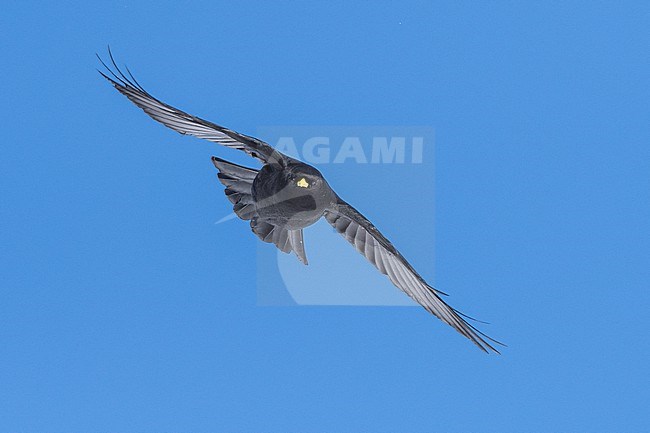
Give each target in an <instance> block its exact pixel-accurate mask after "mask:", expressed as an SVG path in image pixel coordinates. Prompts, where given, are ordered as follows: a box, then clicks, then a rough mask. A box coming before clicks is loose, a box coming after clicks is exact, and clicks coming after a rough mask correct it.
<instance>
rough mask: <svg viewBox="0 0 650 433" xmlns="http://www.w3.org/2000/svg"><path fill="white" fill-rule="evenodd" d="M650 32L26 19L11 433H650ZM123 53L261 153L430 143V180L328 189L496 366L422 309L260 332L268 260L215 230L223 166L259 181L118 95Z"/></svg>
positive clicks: (589, 23)
mask: <svg viewBox="0 0 650 433" xmlns="http://www.w3.org/2000/svg"><path fill="white" fill-rule="evenodd" d="M649 9H650V8H649V6H648V5H647V3H646V2H623V3H613V2H612V3H609V4H608V3H604V2H599V3H596V4H593V2H569V4H567V3H566V2H544V3H543V4H528V3H526V2H490V3H487V2H485V3H484V2H480V3H479V2H435V3H434V2H357V3H355V4H350V3H349V2H327V3H325V2H323V3H320V4H316V3H304V4H298V3H289V2H277V3H275V2H232V3H224V2H196V3H191V4H184V3H183V2H140V3H137V4H132V3H130V2H120V1H118V2H112V3H106V2H101V3H100V2H86V3H84V4H75V3H74V2H49V3H46V4H43V3H42V2H33V3H32V2H20V3H19V2H13V3H8V4H6V5H4V7H3V13H2V17H1V18H0V36H2V38H1V39H0V40H2V45H1V47H2V48H1V50H2V58H3V62H2V80H1V82H0V90H1V94H2V96H3V101H4V103H3V104H2V106H1V108H0V110H2V118H3V126H2V128H0V137H1V143H2V158H0V173H1V175H0V197H1V205H0V321H1V322H0V323H1V326H0V345H1V347H2V349H1V350H0V432H18V431H20V432H45V431H48V432H79V431H84V432H106V431H119V432H160V431H191V432H213V431H228V432H230V431H232V432H250V431H264V432H330V431H337V432H339V431H340V432H346V431H349V432H357V431H373V432H395V431H409V432H417V431H444V432H463V433H466V432H500V433H504V432H522V431H526V432H567V431H584V432H611V431H617V432H638V431H644V430H646V429H647V426H648V424H649V421H650V417H649V416H648V414H647V407H646V406H647V402H648V400H650V395H649V393H650V392H649V391H648V389H650V386H649V385H650V383H649V382H650V381H649V380H648V373H647V363H648V359H649V358H650V343H649V341H650V339H649V338H648V336H647V329H648V327H649V326H650V319H648V314H647V313H648V310H649V307H650V294H649V292H648V285H649V284H648V282H649V281H650V266H649V265H650V263H649V262H650V247H649V243H650V227H649V223H648V221H649V217H650V200H649V191H650V174H649V173H650V126H649V123H648V119H649V115H650V105H649V101H650V84H649V81H648V77H649V76H650V61H649V59H650V58H649V57H648V55H647V48H648V46H650V33H649V31H648V29H649V28H650V10H649ZM107 44H110V45H111V47H112V48H113V50H114V52H115V54H116V57H117V58H118V60H119V61H120V62H124V63H128V64H129V66H130V67H131V69H132V71H133V72H134V74H136V76H137V77H138V79H139V80H140V81H141V82H142V83H143V84H144V85H145V86H146V87H147V88H148V90H150V91H151V92H152V93H154V94H155V95H156V96H158V97H159V98H161V99H163V100H165V101H168V102H170V103H172V104H174V105H176V106H178V107H180V108H183V109H185V110H187V111H189V112H191V113H194V114H197V115H200V116H202V117H205V118H208V119H210V120H213V121H215V122H218V123H221V124H224V125H227V126H229V127H231V128H233V129H236V130H239V131H241V132H244V133H249V134H256V133H257V132H258V131H263V130H264V127H269V126H271V127H279V126H283V125H286V126H287V127H290V126H299V125H307V126H324V127H326V126H339V127H341V126H348V127H359V128H363V127H368V126H374V127H377V126H379V127H381V126H391V125H392V126H402V127H409V126H426V127H431V128H433V130H435V162H434V163H433V164H432V166H433V169H432V171H431V173H429V175H426V176H425V175H422V174H420V175H417V177H415V178H414V177H411V178H408V176H415V174H413V173H415V172H411V171H409V170H406V171H405V170H404V169H403V168H402V169H400V168H399V167H395V166H381V167H372V168H368V167H361V165H359V166H358V167H357V168H358V170H360V171H359V172H354V171H353V170H354V169H355V165H354V164H353V165H349V166H348V165H339V166H337V165H334V164H332V165H326V166H325V167H323V172H324V173H325V174H326V175H327V176H328V178H329V179H330V183H332V184H333V185H334V186H335V187H336V188H337V191H338V192H339V193H340V194H341V195H342V196H344V197H345V198H346V199H347V200H349V201H350V202H352V203H353V204H354V205H355V206H357V207H358V208H359V209H361V210H362V211H363V212H364V213H365V214H366V215H367V216H368V217H370V218H371V219H372V220H373V221H374V222H375V223H376V224H377V225H378V226H379V227H380V228H381V229H382V230H384V231H385V233H386V234H387V235H388V236H389V237H390V238H391V240H393V241H394V243H395V244H396V245H397V246H398V247H399V248H400V250H402V252H404V253H405V255H406V256H407V257H408V258H409V259H410V260H411V261H412V262H413V264H414V265H415V266H416V267H417V268H418V269H419V270H420V272H421V273H422V274H423V275H424V276H425V277H427V278H428V279H429V280H430V281H431V282H432V283H434V285H435V286H436V287H438V288H440V289H441V290H444V291H446V292H448V293H450V294H451V295H452V296H451V297H450V298H449V302H450V303H452V305H454V306H457V307H459V308H461V309H462V310H463V311H466V312H468V313H470V314H472V315H474V316H477V317H479V318H481V319H484V320H487V321H489V322H491V325H487V326H482V329H484V330H485V331H487V332H488V333H489V334H490V335H494V336H495V337H498V338H500V339H502V340H504V341H505V342H506V343H507V344H508V346H509V347H508V348H506V349H505V350H504V351H503V355H502V356H487V355H485V354H483V353H482V352H480V351H479V350H477V349H476V347H473V346H472V345H471V344H470V343H469V342H468V341H467V340H466V339H464V338H462V337H461V336H459V335H458V334H456V333H455V332H453V331H452V330H451V329H449V328H448V327H446V326H444V325H443V324H442V323H440V322H439V321H438V320H436V319H435V318H433V317H430V316H428V315H427V314H426V313H425V312H424V311H423V310H420V309H416V308H398V307H355V306H345V307H342V306H339V307H332V306H300V307H286V306H285V307H274V306H258V305H257V296H258V293H257V289H258V285H259V281H258V273H257V270H258V259H259V254H258V250H259V249H260V248H262V247H265V246H266V245H262V244H261V243H260V242H259V241H258V240H257V239H256V238H255V237H254V236H253V235H252V234H251V233H250V230H249V228H248V227H247V226H246V224H245V223H243V222H241V221H230V222H227V223H223V224H214V222H215V221H217V220H218V219H219V218H221V217H222V216H224V215H225V214H227V213H228V211H229V207H228V203H227V200H226V199H225V198H224V196H223V192H222V189H221V187H220V186H219V185H218V184H217V182H216V180H215V169H214V167H213V166H212V165H211V163H210V160H209V157H210V156H211V155H218V156H221V157H223V158H227V159H230V160H233V161H235V162H238V163H246V164H249V165H251V161H249V160H248V159H247V158H246V156H245V155H243V154H242V155H240V154H238V153H237V152H235V151H231V150H228V149H224V148H219V147H217V146H216V145H212V144H210V143H207V142H201V141H199V140H195V139H190V138H186V137H181V136H179V135H178V134H175V133H173V132H172V131H169V130H167V129H166V128H164V127H162V126H160V125H158V124H156V123H155V122H153V121H151V120H150V119H148V118H147V117H146V116H145V115H144V114H142V113H141V112H139V111H138V110H137V109H135V108H134V107H132V106H131V105H130V104H129V102H128V101H127V100H126V99H125V98H123V97H121V96H120V95H118V94H117V93H116V92H115V91H114V90H113V89H111V88H110V87H109V86H108V85H107V84H106V83H105V82H103V80H102V79H101V77H100V76H99V75H98V74H97V72H96V71H95V68H96V67H97V66H98V64H97V61H96V59H95V57H94V54H95V53H96V52H99V53H105V47H106V45H107ZM261 138H265V137H261ZM428 161H429V163H431V160H428ZM253 165H254V164H253ZM400 170H401V171H400ZM359 177H360V178H362V179H361V180H362V181H368V182H369V183H370V187H366V186H363V185H364V184H363V182H362V181H360V180H359ZM405 177H406V178H408V179H410V180H412V179H417V181H418V182H419V183H420V184H421V185H422V187H423V188H425V190H426V191H429V189H431V190H432V191H434V193H432V192H429V193H427V194H426V195H425V194H422V193H421V192H418V191H421V190H418V189H417V185H415V186H414V185H413V184H412V182H410V181H404V178H405ZM433 185H435V187H434V188H433V187H432V186H433ZM427 188H429V189H427ZM433 196H435V212H433V211H432V210H430V209H428V210H427V212H422V213H421V214H419V213H417V212H404V211H403V209H404V208H402V207H401V206H405V207H406V208H407V209H409V208H410V207H412V206H413V202H414V201H415V200H421V199H427V200H429V199H430V200H434V197H433ZM424 226H426V227H428V228H429V229H431V226H433V227H434V229H435V242H434V243H433V244H432V242H430V241H427V242H423V238H424V240H428V239H429V238H428V237H423V236H422V235H420V234H419V232H418V227H424ZM332 236H334V235H332ZM340 242H341V243H343V241H340ZM307 247H308V253H309V249H311V250H312V251H314V253H312V254H314V255H315V256H325V255H326V254H324V253H323V250H319V245H318V243H315V242H311V243H310V238H309V232H307ZM344 262H345V263H344ZM358 263H359V266H358V268H359V269H361V268H362V267H363V266H364V265H365V264H363V263H362V261H359V262H358ZM329 266H330V269H331V272H332V273H336V272H337V269H341V270H342V271H341V272H344V273H346V274H349V278H350V279H351V281H358V280H359V279H360V275H362V274H359V273H357V272H366V268H363V270H359V271H357V270H356V268H357V267H354V266H348V263H347V261H346V260H343V259H342V257H340V256H338V255H336V254H333V257H332V259H331V262H330V264H329ZM339 266H340V267H339ZM367 266H368V268H369V265H367ZM434 267H435V274H434ZM308 270H309V268H307V271H308ZM371 270H372V269H368V272H370V271H371ZM337 278H339V277H337ZM355 279H356V280H355ZM348 289H349V290H354V287H349V288H348Z"/></svg>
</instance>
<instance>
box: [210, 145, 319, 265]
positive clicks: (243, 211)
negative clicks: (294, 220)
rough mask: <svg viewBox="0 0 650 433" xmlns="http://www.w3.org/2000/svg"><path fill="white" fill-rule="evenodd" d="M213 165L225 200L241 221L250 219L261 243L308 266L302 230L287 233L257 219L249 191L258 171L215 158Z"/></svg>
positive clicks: (213, 158) (250, 191) (287, 231)
mask: <svg viewBox="0 0 650 433" xmlns="http://www.w3.org/2000/svg"><path fill="white" fill-rule="evenodd" d="M212 163H213V164H214V166H215V167H217V169H218V170H219V173H218V174H217V177H218V178H219V182H221V183H222V184H223V186H225V187H226V188H225V193H226V197H227V198H228V200H229V201H230V203H232V204H233V210H234V211H235V213H236V214H237V216H238V217H239V218H241V219H243V220H250V224H251V229H252V230H253V233H255V234H256V235H257V237H259V238H260V239H261V240H262V241H264V242H268V243H272V244H275V246H276V247H278V249H279V250H280V251H282V252H284V253H290V252H291V251H294V252H295V253H296V256H297V257H298V259H299V260H300V261H301V262H302V263H304V264H305V265H306V264H307V256H306V255H305V245H304V242H303V237H302V230H286V229H283V228H279V227H276V226H274V225H272V224H269V223H267V222H266V221H261V220H259V219H258V217H257V211H256V210H255V202H254V201H253V195H252V188H253V181H254V180H255V176H257V172H258V171H257V170H255V169H252V168H248V167H243V166H241V165H237V164H233V163H232V162H228V161H225V160H223V159H221V158H217V157H216V156H213V157H212Z"/></svg>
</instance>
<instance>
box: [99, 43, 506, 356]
mask: <svg viewBox="0 0 650 433" xmlns="http://www.w3.org/2000/svg"><path fill="white" fill-rule="evenodd" d="M97 57H98V58H99V61H100V62H101V63H102V65H103V66H104V67H105V68H106V70H105V71H99V73H100V74H101V75H102V76H103V77H104V78H106V79H107V80H108V81H109V82H110V84H112V85H113V87H115V89H117V90H118V91H119V92H120V93H122V94H123V95H124V96H126V97H127V98H128V99H129V100H131V102H133V103H134V104H135V105H136V106H138V107H139V108H141V109H142V110H144V112H145V113H146V114H148V115H149V116H150V117H151V118H152V119H154V120H156V121H158V122H160V123H162V124H163V125H165V126H167V127H168V128H171V129H173V130H174V131H176V132H179V133H181V134H183V135H191V136H194V137H198V138H202V139H205V140H208V141H211V142H214V143H218V144H221V145H223V146H225V147H229V148H231V149H237V150H242V151H244V152H246V153H247V154H248V155H250V156H252V157H253V158H255V159H257V160H259V161H260V162H261V163H262V168H261V169H259V170H257V169H253V168H248V167H243V166H241V165H237V164H234V163H232V162H228V161H226V160H223V159H221V158H217V157H212V163H213V164H214V165H215V167H216V168H217V170H218V174H217V177H218V179H219V181H220V182H221V183H222V184H223V185H224V186H225V193H226V197H227V198H228V200H230V202H231V203H232V204H233V208H234V211H235V213H236V214H237V216H238V217H239V218H241V219H242V220H246V221H250V226H251V229H252V231H253V233H255V234H256V235H257V236H258V237H259V238H260V239H261V240H262V241H264V242H268V243H273V244H275V246H276V247H277V248H278V249H280V250H281V251H283V252H285V253H291V252H293V253H294V254H295V255H296V256H297V257H298V259H299V260H300V261H301V262H302V263H304V264H307V255H306V254H305V244H304V241H303V230H304V229H305V228H306V227H309V226H310V225H312V224H314V223H315V222H316V221H318V220H319V219H320V218H322V217H324V218H325V219H326V220H327V222H328V223H329V224H331V225H332V227H334V229H335V230H336V231H337V232H338V233H339V234H341V235H342V236H343V237H344V238H345V239H346V240H347V241H348V242H349V243H350V244H352V246H353V247H354V248H356V250H357V251H358V252H360V253H361V254H362V255H364V256H365V258H366V259H367V260H368V261H369V262H370V263H371V264H372V265H374V266H375V267H376V268H377V270H378V271H379V272H381V273H382V274H384V275H387V276H388V278H389V279H390V281H391V282H392V283H393V284H394V285H395V286H396V287H398V288H399V289H400V290H401V291H403V292H404V293H405V294H406V295H408V296H409V297H411V298H412V299H413V300H414V301H415V302H417V303H418V304H420V305H421V306H422V307H424V308H425V309H426V310H427V311H428V312H429V313H431V314H433V315H434V316H436V317H438V318H439V319H440V320H442V321H443V322H445V323H446V324H448V325H450V326H451V327H453V328H454V329H456V330H457V331H458V332H459V333H461V334H462V335H464V336H465V337H467V338H468V339H470V340H471V341H472V342H473V343H474V344H476V345H477V346H478V347H479V348H481V349H482V350H483V351H485V352H486V353H489V352H493V353H499V351H498V350H497V349H496V348H495V347H494V346H495V345H496V344H499V345H503V344H502V343H500V342H498V341H496V340H494V339H492V338H490V337H488V336H487V335H485V334H484V333H482V332H481V331H479V330H478V329H477V328H476V327H474V326H473V325H471V324H470V323H469V322H468V321H467V320H466V319H470V320H473V319H472V318H471V317H469V316H466V315H464V314H463V313H461V312H459V311H458V310H456V309H454V308H453V307H451V306H449V305H448V304H447V303H446V302H445V301H443V299H442V296H444V295H445V293H443V292H441V291H439V290H436V289H434V288H433V287H431V286H430V285H429V284H427V282H426V281H425V280H424V279H423V278H422V277H421V276H420V274H418V273H417V271H416V270H415V269H414V268H413V266H411V265H410V264H409V262H408V261H406V259H405V258H404V257H403V256H402V254H400V252H399V251H397V249H396V248H395V247H394V246H393V244H392V243H391V242H390V241H389V240H388V239H386V238H385V237H384V236H383V235H382V234H381V232H380V231H379V230H377V228H376V227H375V226H374V225H373V224H372V223H371V222H370V221H369V220H368V219H367V218H366V217H364V216H363V215H362V214H361V213H359V212H358V211H357V210H356V209H355V208H353V207H352V206H351V205H349V204H348V203H346V202H345V201H344V200H343V199H341V198H340V197H339V196H338V195H337V194H336V193H335V192H334V191H333V190H332V188H331V187H330V186H329V184H328V183H327V181H326V180H325V178H324V177H323V175H322V174H321V173H320V172H319V171H318V170H317V169H316V168H314V167H312V166H311V165H308V164H305V163H303V162H301V161H299V160H297V159H294V158H291V157H289V156H287V155H284V154H283V153H281V152H278V151H277V150H275V149H274V148H273V147H272V146H270V145H269V144H268V143H265V142H264V141H262V140H259V139H257V138H254V137H250V136H247V135H244V134H240V133H238V132H235V131H232V130H230V129H227V128H224V127H223V126H219V125H217V124H214V123H212V122H209V121H207V120H203V119H201V118H199V117H196V116H193V115H191V114H188V113H186V112H184V111H181V110H179V109H177V108H174V107H172V106H171V105H168V104H166V103H164V102H162V101H160V100H159V99H157V98H155V97H154V96H152V95H151V94H150V93H149V92H147V91H146V90H145V89H144V88H143V87H142V86H141V85H140V84H139V83H138V81H137V80H136V79H135V78H134V77H133V75H132V74H131V72H130V71H129V69H128V67H127V68H126V72H127V74H128V76H127V75H125V74H124V73H123V72H122V71H121V70H120V68H119V67H118V66H117V64H116V62H115V60H114V58H113V55H112V53H111V52H110V49H109V57H110V61H111V65H112V67H109V66H108V65H107V64H106V63H105V62H104V61H103V60H102V59H101V58H100V57H99V56H97Z"/></svg>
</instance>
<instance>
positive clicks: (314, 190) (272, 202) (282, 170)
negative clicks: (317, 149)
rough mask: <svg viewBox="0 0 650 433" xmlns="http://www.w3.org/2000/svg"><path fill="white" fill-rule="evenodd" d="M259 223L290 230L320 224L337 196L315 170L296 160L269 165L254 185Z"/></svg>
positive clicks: (262, 170) (260, 173)
mask: <svg viewBox="0 0 650 433" xmlns="http://www.w3.org/2000/svg"><path fill="white" fill-rule="evenodd" d="M252 197H253V201H254V203H255V209H256V210H257V214H258V215H259V219H260V220H262V221H264V222H267V223H269V224H273V225H274V226H278V227H281V228H286V229H289V230H300V229H304V228H305V227H309V226H310V225H312V224H314V223H315V222H316V221H318V220H319V219H320V218H321V217H322V216H323V213H324V212H325V209H327V207H328V206H331V204H332V203H333V202H334V200H335V197H336V194H334V191H332V188H330V186H329V184H328V183H327V182H326V181H325V179H324V178H323V175H322V174H321V173H320V172H319V171H318V170H316V169H315V168H314V167H312V166H310V165H308V164H304V163H302V162H300V161H296V160H288V161H282V163H279V164H266V165H264V166H263V167H262V169H261V170H260V171H259V173H258V174H257V176H256V177H255V180H254V181H253V188H252Z"/></svg>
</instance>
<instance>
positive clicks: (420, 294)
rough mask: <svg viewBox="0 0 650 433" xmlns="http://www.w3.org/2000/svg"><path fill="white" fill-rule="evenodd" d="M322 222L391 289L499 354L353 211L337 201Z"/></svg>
mask: <svg viewBox="0 0 650 433" xmlns="http://www.w3.org/2000/svg"><path fill="white" fill-rule="evenodd" d="M325 219H327V221H328V222H329V223H330V224H331V225H332V226H333V227H334V229H335V230H336V231H337V232H338V233H340V234H341V235H343V237H345V238H346V239H347V240H348V242H350V243H351V244H352V245H353V246H354V247H355V248H356V249H357V251H359V252H360V253H361V254H363V255H364V256H365V257H366V259H368V261H369V262H370V263H372V264H373V265H374V266H375V267H376V268H377V269H378V270H379V272H381V273H382V274H385V275H387V276H388V278H390V280H391V282H392V283H393V284H394V285H395V286H397V287H398V288H399V289H400V290H402V291H403V292H404V293H406V294H407V295H408V296H409V297H411V298H412V299H413V300H414V301H416V302H417V303H418V304H420V305H422V306H423V307H424V308H425V309H426V310H427V311H428V312H430V313H431V314H433V315H435V316H436V317H438V318H439V319H440V320H442V321H443V322H445V323H447V324H448V325H450V326H452V327H454V328H455V329H456V330H457V331H458V332H460V333H461V334H463V335H464V336H465V337H467V338H469V339H470V340H471V341H472V342H474V344H476V345H477V346H478V347H480V348H481V349H482V350H483V351H485V352H490V351H491V352H495V353H499V351H498V350H497V349H495V348H494V346H493V345H492V344H491V343H496V344H502V343H499V342H498V341H496V340H493V339H492V338H490V337H488V336H487V335H485V334H483V333H482V332H481V331H479V330H478V329H476V328H475V327H474V326H472V325H471V324H469V323H468V322H467V321H466V320H465V319H464V318H463V317H462V316H463V314H462V313H460V312H459V311H457V310H455V309H454V308H452V307H450V306H449V305H448V304H447V303H445V302H444V301H443V300H442V299H441V298H440V295H444V293H443V292H440V291H438V290H436V289H434V288H433V287H431V286H429V285H428V284H427V283H426V281H424V279H423V278H422V277H421V276H420V275H419V274H418V273H417V272H416V271H415V269H413V267H412V266H411V265H410V264H409V263H408V262H407V261H406V259H405V258H404V257H403V256H402V255H401V254H400V253H399V251H397V249H395V247H394V246H393V244H391V243H390V241H389V240H388V239H386V238H385V237H384V236H383V235H382V234H381V233H380V232H379V230H377V228H376V227H375V226H374V225H373V224H372V223H371V222H370V221H368V219H366V217H364V216H363V215H361V213H359V212H358V211H357V210H356V209H354V208H353V207H352V206H350V205H349V204H348V203H346V202H344V201H343V200H341V199H338V202H337V203H336V204H334V205H333V206H332V207H330V208H329V209H328V210H326V211H325ZM465 317H467V316H465Z"/></svg>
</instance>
